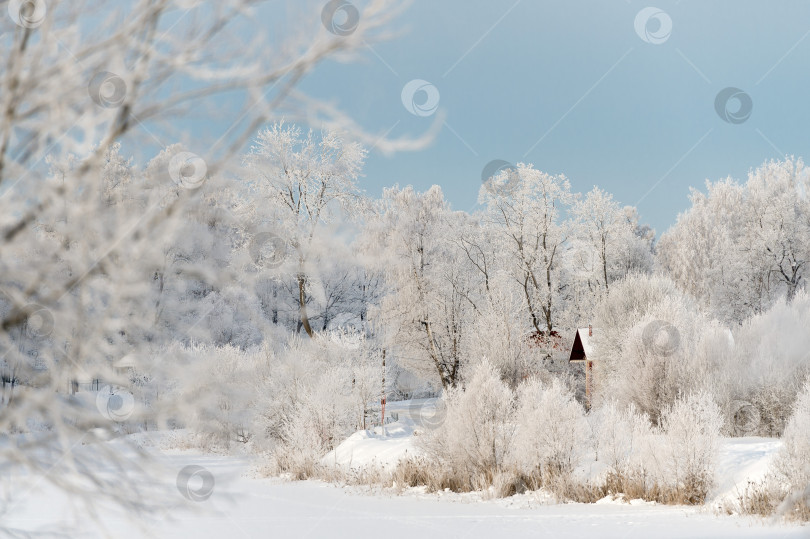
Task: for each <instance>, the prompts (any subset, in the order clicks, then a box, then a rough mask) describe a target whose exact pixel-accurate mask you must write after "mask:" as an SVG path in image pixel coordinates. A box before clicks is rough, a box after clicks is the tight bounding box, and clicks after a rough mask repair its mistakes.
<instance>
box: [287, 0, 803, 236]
mask: <svg viewBox="0 0 810 539" xmlns="http://www.w3.org/2000/svg"><path fill="white" fill-rule="evenodd" d="M650 5H651V4H648V3H646V2H638V1H621V0H615V1H596V0H592V1H573V0H568V1H537V0H520V1H515V0H504V1H499V2H477V3H472V2H469V1H462V0H414V1H413V3H412V5H411V6H410V7H409V8H408V10H407V11H406V12H405V13H404V14H403V15H402V16H401V17H400V18H399V19H397V21H396V27H397V28H398V29H401V30H402V34H401V35H400V36H399V37H397V38H395V39H394V40H392V41H388V42H384V43H379V44H374V45H373V50H372V49H369V50H368V51H366V54H365V58H364V61H363V62H361V63H359V64H349V65H347V64H338V63H330V64H326V65H323V66H321V67H320V68H318V69H317V70H316V71H315V72H313V73H312V74H311V75H310V76H309V77H308V78H307V79H306V80H305V81H304V84H303V87H304V89H305V90H307V91H309V92H311V93H313V94H315V95H316V96H319V97H323V98H328V99H330V100H334V101H335V102H337V103H338V104H340V105H341V106H342V108H343V109H344V110H346V111H347V112H349V113H350V114H351V115H352V116H353V117H355V119H356V120H357V121H358V122H360V123H361V124H362V125H364V126H365V127H366V128H368V129H370V130H373V131H378V132H384V131H387V130H389V129H391V135H392V136H395V135H402V134H408V133H410V134H414V135H415V134H418V133H420V132H422V131H423V130H424V129H426V128H427V126H428V125H430V123H431V121H432V120H433V119H434V117H433V116H430V117H418V116H415V115H413V114H411V113H409V112H408V111H407V110H406V109H405V107H404V106H403V104H402V102H401V97H400V93H401V91H402V88H403V86H404V85H405V84H406V83H407V82H409V81H410V80H413V79H423V80H425V81H428V82H430V83H431V84H433V85H434V86H435V87H436V89H437V90H438V92H439V94H440V102H439V108H440V109H441V110H443V111H444V112H445V114H446V125H445V126H444V127H443V128H442V130H441V132H440V134H439V136H438V138H437V139H436V141H435V142H434V143H433V145H432V146H431V147H430V148H428V149H426V150H423V151H420V152H415V153H401V154H396V155H395V156H393V157H387V156H384V155H382V154H380V153H375V152H372V154H371V155H370V157H369V159H368V163H367V166H366V168H365V177H364V178H363V179H362V186H363V188H365V189H366V190H367V192H368V193H369V194H371V195H375V196H376V195H379V194H380V193H381V191H382V188H383V187H385V186H390V185H393V184H395V183H398V184H400V185H407V184H411V185H414V186H415V187H416V188H418V189H425V188H427V187H429V186H430V185H432V184H434V183H435V184H439V185H441V186H442V188H443V189H444V191H445V193H446V196H447V198H448V199H449V200H450V201H451V203H452V204H453V206H454V207H455V208H456V209H464V210H466V209H469V208H471V207H473V206H474V204H475V201H476V198H477V192H478V188H479V186H480V177H481V171H482V169H483V167H484V166H485V165H486V163H488V162H489V161H491V160H493V159H504V160H506V161H509V162H512V163H517V162H521V161H522V162H527V163H533V164H534V165H535V167H536V168H538V169H541V170H544V171H546V172H550V173H555V174H556V173H562V174H565V175H566V176H567V177H568V178H569V179H570V181H571V184H572V188H573V190H574V191H577V192H585V191H588V190H590V189H591V188H592V187H593V186H594V185H599V186H600V187H602V188H604V189H606V190H608V191H610V192H611V193H613V194H614V196H615V198H616V199H617V200H619V201H620V202H622V203H624V204H633V205H637V206H638V208H639V211H640V213H641V216H642V219H643V220H644V221H645V222H648V223H650V224H651V225H652V226H654V227H655V228H656V230H657V231H658V233H659V234H660V233H662V232H663V231H665V230H666V229H667V228H668V227H669V226H670V225H671V224H672V223H674V221H675V218H676V216H677V214H678V213H679V212H680V211H683V210H684V209H685V208H686V207H687V205H688V199H687V196H688V192H689V187H690V186H695V187H702V186H703V184H704V181H705V179H707V178H708V179H712V180H715V179H719V178H722V177H725V176H728V175H731V176H734V177H737V178H741V179H742V178H744V177H745V175H746V174H747V172H748V171H749V170H750V169H751V168H752V167H756V166H758V165H759V164H760V163H762V162H763V161H764V160H766V159H772V158H778V157H781V156H783V155H784V154H793V155H796V156H806V154H807V152H806V148H807V147H808V141H810V130H808V129H807V126H808V125H809V122H808V120H810V106H808V89H809V88H810V85H809V84H808V83H810V70H808V67H810V36H808V33H810V2H805V1H780V2H765V1H741V0H711V1H708V0H707V1H697V0H681V1H669V2H667V1H656V3H655V4H652V5H653V6H655V7H657V8H659V9H660V10H661V11H663V12H664V13H666V15H668V16H669V18H670V19H671V21H672V30H671V33H670V34H669V36H668V37H667V38H666V39H665V41H663V42H662V43H659V44H654V43H649V42H645V41H644V40H643V39H642V38H641V37H640V36H639V35H638V34H637V33H636V30H635V28H634V20H635V18H636V15H637V14H638V12H639V11H640V10H642V9H643V8H645V7H648V6H650ZM646 28H647V30H648V31H649V32H651V33H652V35H653V36H655V35H656V32H658V31H659V30H660V27H659V26H658V23H657V22H656V21H655V20H651V21H650V22H649V24H648V25H647V26H646ZM726 87H736V88H739V89H741V90H743V91H744V92H745V93H746V94H748V95H749V96H750V98H751V102H752V103H753V109H752V110H751V114H750V117H748V118H747V120H746V121H744V122H742V123H738V124H734V123H728V122H725V121H724V120H723V119H721V118H720V116H719V115H718V114H717V112H716V111H715V97H716V95H717V94H718V92H720V91H721V90H723V89H724V88H726ZM738 106H739V103H738V102H736V101H732V102H730V103H729V110H730V111H732V112H734V110H735V109H736V107H738Z"/></svg>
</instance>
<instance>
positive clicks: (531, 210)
mask: <svg viewBox="0 0 810 539" xmlns="http://www.w3.org/2000/svg"><path fill="white" fill-rule="evenodd" d="M491 181H492V185H493V186H494V187H493V188H491V189H490V188H487V186H483V187H482V188H481V190H480V191H479V201H480V202H481V203H482V204H484V205H485V206H486V211H485V214H484V226H486V227H489V228H491V230H492V231H493V234H492V236H491V237H493V239H494V240H495V241H496V242H497V243H496V245H497V248H498V251H499V252H500V253H501V254H502V258H501V259H500V262H501V263H503V264H504V267H507V268H508V270H509V272H510V273H511V275H512V278H513V279H514V281H515V283H516V286H517V287H518V289H519V290H520V291H521V294H522V295H523V297H524V300H525V301H526V306H527V312H528V314H529V316H530V319H531V322H532V326H533V327H534V329H535V331H537V332H538V333H541V334H545V335H550V334H551V332H552V331H553V330H554V329H556V328H557V327H558V326H559V325H560V318H561V312H562V311H563V309H564V304H565V300H566V297H567V294H568V292H567V291H566V287H567V286H568V284H569V276H568V275H567V270H568V269H569V268H567V267H566V266H565V261H564V257H565V252H564V251H565V244H566V242H567V240H568V237H569V232H570V224H569V223H567V222H565V221H563V216H564V214H565V211H566V210H567V209H568V208H570V206H571V204H572V203H573V201H574V196H573V195H572V194H571V187H570V184H569V182H568V180H567V179H566V178H565V176H552V175H550V174H546V173H544V172H541V171H539V170H536V169H535V168H533V167H532V166H531V165H526V164H523V163H518V166H517V170H516V171H513V172H511V173H507V172H506V171H504V172H502V173H501V174H500V175H499V176H497V177H495V178H493V179H492V180H491ZM507 184H508V188H507Z"/></svg>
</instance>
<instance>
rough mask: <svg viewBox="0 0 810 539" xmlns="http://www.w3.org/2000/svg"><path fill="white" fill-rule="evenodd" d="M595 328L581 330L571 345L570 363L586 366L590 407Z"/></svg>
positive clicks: (575, 335)
mask: <svg viewBox="0 0 810 539" xmlns="http://www.w3.org/2000/svg"><path fill="white" fill-rule="evenodd" d="M592 341H593V326H591V325H588V327H586V328H579V329H577V332H576V333H575V334H574V344H573V345H571V355H570V357H569V358H568V362H569V363H584V364H585V398H586V400H587V403H588V406H590V404H591V389H592V386H593V354H592V352H593V346H592Z"/></svg>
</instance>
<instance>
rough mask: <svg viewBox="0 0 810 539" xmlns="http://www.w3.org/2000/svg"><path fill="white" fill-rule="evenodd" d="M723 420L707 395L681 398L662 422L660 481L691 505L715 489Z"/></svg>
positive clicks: (697, 394) (664, 416) (718, 409)
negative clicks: (716, 463)
mask: <svg viewBox="0 0 810 539" xmlns="http://www.w3.org/2000/svg"><path fill="white" fill-rule="evenodd" d="M722 426H723V416H722V414H721V412H720V408H719V407H718V406H717V404H716V403H715V402H714V400H713V399H712V397H711V395H709V394H708V393H696V394H691V395H689V396H687V397H686V398H678V399H677V400H676V401H675V402H674V404H672V405H671V406H670V407H668V408H667V409H666V410H665V411H664V414H663V417H662V420H661V430H662V433H663V439H662V440H661V441H662V442H663V443H661V445H660V450H661V455H660V463H661V466H660V469H659V474H660V478H659V479H660V481H661V483H663V484H666V485H667V486H669V487H671V488H674V489H675V491H676V492H677V493H678V497H679V498H680V499H681V500H683V501H686V502H688V503H702V502H703V500H704V499H705V497H706V494H707V493H708V491H709V489H710V488H711V487H712V486H713V484H714V481H715V477H714V472H715V461H716V458H717V454H718V450H719V447H720V430H721V428H722Z"/></svg>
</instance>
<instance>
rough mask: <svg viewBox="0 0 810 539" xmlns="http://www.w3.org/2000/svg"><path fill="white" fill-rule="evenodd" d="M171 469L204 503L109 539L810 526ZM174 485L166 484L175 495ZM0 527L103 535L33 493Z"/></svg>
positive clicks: (203, 460) (733, 532) (651, 532)
mask: <svg viewBox="0 0 810 539" xmlns="http://www.w3.org/2000/svg"><path fill="white" fill-rule="evenodd" d="M160 458H162V459H164V461H165V462H164V463H165V464H166V465H167V467H168V468H174V469H177V470H180V469H181V468H182V467H183V466H187V465H189V464H196V465H200V466H203V467H205V468H206V469H207V470H209V471H210V472H211V473H212V474H213V475H214V477H215V478H216V485H215V488H214V492H213V494H212V495H211V497H210V498H208V499H207V500H205V501H203V502H192V501H186V500H184V499H182V498H180V496H179V494H178V499H179V500H180V502H182V503H180V504H179V505H178V506H176V507H173V508H171V509H166V510H165V511H163V512H161V513H159V514H158V515H156V516H155V517H154V518H150V519H149V520H148V521H147V522H140V524H142V525H144V526H146V527H145V528H143V529H139V528H138V527H137V526H135V525H134V524H133V523H132V522H130V521H128V520H127V519H126V518H124V517H123V516H122V515H121V514H120V513H118V512H117V511H114V510H112V509H109V510H106V511H104V512H103V514H102V518H101V520H102V524H103V525H104V526H106V528H107V530H108V531H109V533H110V536H112V537H123V538H127V537H195V538H203V537H255V538H259V537H262V538H264V537H313V538H315V537H330V538H344V537H346V538H357V537H374V536H382V537H385V538H386V539H393V538H398V537H403V538H408V539H413V538H415V537H425V538H429V537H441V538H443V539H447V538H451V537H470V538H479V537H480V538H491V537H554V538H557V537H585V536H588V537H617V538H625V539H627V538H633V537H638V538H642V537H643V538H648V537H651V536H652V537H656V538H657V539H663V538H667V537H707V538H708V537H734V538H743V537H784V538H792V537H796V538H798V537H810V528H808V527H799V526H788V525H779V526H773V525H770V524H763V523H761V522H758V521H755V520H753V519H744V518H735V517H726V516H716V515H714V514H712V513H711V512H709V511H707V510H705V509H695V508H684V507H669V506H656V505H651V504H623V503H600V504H593V505H584V504H565V505H542V501H541V500H537V499H536V498H534V496H533V495H531V494H529V495H523V496H517V497H514V498H508V499H501V500H489V501H482V500H480V499H477V498H476V497H474V496H460V495H455V494H442V495H435V494H434V495H430V494H423V493H420V492H419V491H418V490H414V491H412V492H408V493H405V494H404V495H401V496H397V495H394V494H392V493H390V492H376V493H372V492H370V491H368V490H366V489H360V488H341V487H338V486H333V485H327V484H324V483H320V482H315V481H303V482H283V481H280V480H274V479H263V478H257V477H252V475H253V474H252V473H251V471H250V470H251V467H250V463H249V462H247V461H246V460H244V459H235V458H228V457H220V456H210V455H200V454H193V453H188V452H182V453H180V452H178V453H174V454H171V455H163V456H161V457H160ZM174 480H175V478H174V477H167V478H166V485H165V486H166V488H167V489H173V488H175V485H174V482H175V481H174ZM3 526H5V527H12V528H17V529H21V530H26V531H30V532H34V531H38V530H39V531H43V530H60V531H61V532H63V533H67V534H68V536H71V537H98V536H103V532H102V528H101V527H100V526H99V525H96V524H94V523H92V522H91V521H89V520H87V519H86V517H80V518H77V517H76V515H75V514H73V513H72V510H71V507H70V504H69V503H68V500H66V499H65V498H64V497H63V496H62V495H60V494H59V493H57V492H55V491H53V490H51V489H50V488H44V487H42V486H41V485H40V486H35V487H34V488H33V489H32V490H31V491H30V492H26V493H25V498H24V500H22V501H21V502H20V503H19V504H18V505H17V506H16V508H15V509H14V511H13V514H11V515H6V516H5V517H4V519H3Z"/></svg>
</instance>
